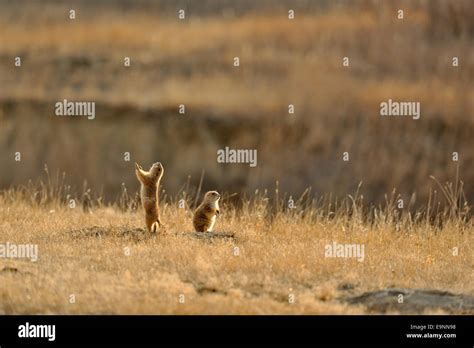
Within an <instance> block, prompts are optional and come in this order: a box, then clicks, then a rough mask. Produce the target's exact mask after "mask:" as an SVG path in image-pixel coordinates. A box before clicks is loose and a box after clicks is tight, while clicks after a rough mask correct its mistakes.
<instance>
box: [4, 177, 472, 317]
mask: <svg viewBox="0 0 474 348" xmlns="http://www.w3.org/2000/svg"><path fill="white" fill-rule="evenodd" d="M440 190H441V191H443V193H444V194H446V195H447V197H446V198H447V199H448V200H449V203H447V204H445V205H442V206H436V205H433V206H428V207H426V208H425V209H424V210H420V211H418V212H416V213H409V212H404V211H405V210H400V209H398V208H397V207H396V203H395V200H396V197H397V196H396V194H392V195H390V196H388V197H387V202H386V204H385V205H384V206H380V207H371V208H370V209H368V208H366V207H365V206H364V204H363V196H362V193H361V191H358V192H355V193H354V194H352V195H349V196H348V197H347V199H345V200H343V201H340V202H338V201H334V200H332V199H331V198H330V197H324V198H320V199H319V200H318V199H316V200H315V199H311V198H310V197H311V192H310V190H308V191H307V192H305V194H304V195H302V196H301V197H299V198H295V200H294V201H295V202H294V203H295V206H296V208H295V209H288V205H287V202H288V197H287V196H285V194H283V193H282V192H280V191H279V190H278V187H277V188H276V190H275V192H273V193H272V194H270V193H269V192H265V191H256V192H255V193H254V194H253V195H252V196H251V197H246V198H240V204H236V203H235V202H232V199H234V198H235V197H230V196H231V195H225V196H224V202H223V204H222V206H221V211H222V213H221V215H220V216H219V219H218V222H217V226H216V235H215V236H214V237H203V236H201V237H199V236H196V235H193V234H192V224H191V216H192V207H193V205H194V200H195V199H196V198H199V197H197V195H196V193H197V191H195V192H192V191H191V190H189V187H187V188H186V187H185V188H183V191H182V192H181V193H180V194H179V195H178V196H176V197H174V198H173V199H171V198H170V197H169V196H166V197H164V200H163V201H162V207H161V210H162V220H163V221H164V223H165V224H166V225H167V228H168V231H167V233H165V234H161V235H158V236H155V237H153V236H150V235H148V234H147V233H145V232H144V230H143V229H142V228H143V226H144V222H143V212H142V211H141V209H137V206H136V201H135V199H134V197H135V195H134V194H132V193H130V192H127V191H125V190H123V192H122V195H121V196H120V197H118V198H117V201H116V202H115V203H114V204H112V205H111V204H104V203H103V200H100V199H99V200H96V199H92V202H89V203H87V204H81V203H83V202H84V195H85V194H86V193H87V194H88V195H91V196H92V197H93V196H94V195H93V192H90V191H88V190H87V189H84V192H82V194H79V195H72V193H71V191H70V188H69V187H68V186H67V185H66V186H64V185H63V181H62V179H61V178H60V177H59V178H58V180H56V179H46V180H44V181H43V182H40V183H39V184H38V185H33V184H30V185H28V186H25V187H22V188H18V189H10V190H6V191H2V192H1V194H0V241H2V242H10V243H26V244H31V243H33V244H37V245H38V248H39V260H38V261H37V262H35V263H32V262H29V261H27V260H19V259H0V263H1V267H0V281H1V284H2V286H1V287H0V297H1V298H2V301H1V302H0V312H1V313H7V314H13V313H116V314H118V313H120V314H124V313H133V314H138V313H142V314H143V313H148V314H150V313H153V314H160V313H183V314H198V313H199V314H202V313H207V314H212V313H213V314H215V313H221V314H229V313H235V314H243V313H254V314H255V313H259V314H263V313H267V314H276V313H288V314H290V313H292V314H300V313H317V314H322V313H325V314H337V313H340V314H351V313H368V312H371V313H373V310H372V311H370V310H369V309H367V308H365V307H364V306H362V305H349V304H348V303H347V302H346V300H345V299H346V298H348V297H352V296H356V295H359V294H361V293H364V292H366V291H373V290H380V289H385V288H414V289H438V290H446V291H449V292H454V293H464V294H470V295H473V294H474V288H473V283H472V269H473V268H472V266H473V264H472V260H473V259H472V252H473V250H472V245H473V236H474V233H473V232H474V230H473V225H472V221H470V220H469V219H468V216H469V211H470V209H469V207H468V205H467V203H465V201H464V198H463V196H462V193H461V192H462V185H460V184H459V183H458V184H455V185H454V186H451V185H447V186H444V185H442V188H440ZM455 194H457V196H453V195H455ZM226 198H227V199H226ZM70 199H75V200H77V204H76V205H75V207H74V208H71V205H70V201H69V200H70ZM81 199H83V201H82V202H81ZM180 199H184V200H185V202H186V204H185V206H184V208H179V200H180ZM85 201H87V200H85ZM408 210H409V209H408V207H407V209H406V211H408ZM434 212H436V213H435V215H432V213H434ZM219 236H223V237H225V238H219ZM333 242H337V243H349V244H353V243H357V244H361V245H364V247H365V257H364V259H363V261H362V262H359V261H357V260H356V259H351V258H345V259H344V258H337V259H331V258H326V257H325V256H324V252H325V246H326V245H328V244H331V243H333ZM454 248H456V249H457V250H458V253H456V254H455V253H454ZM71 295H74V300H75V302H74V303H71V301H70V299H71ZM290 296H291V298H292V299H295V301H294V302H293V301H291V302H290V301H289V299H290ZM183 302H184V303H183ZM399 311H401V309H400V310H398V309H397V308H396V307H395V308H392V309H390V311H389V312H390V313H397V312H399ZM404 312H405V310H404ZM408 312H409V313H415V314H420V312H419V311H418V312H417V310H416V309H412V310H408ZM423 312H424V313H443V310H439V309H436V308H432V309H426V310H425V311H423ZM456 313H468V312H466V311H463V310H462V309H459V310H458V312H456Z"/></svg>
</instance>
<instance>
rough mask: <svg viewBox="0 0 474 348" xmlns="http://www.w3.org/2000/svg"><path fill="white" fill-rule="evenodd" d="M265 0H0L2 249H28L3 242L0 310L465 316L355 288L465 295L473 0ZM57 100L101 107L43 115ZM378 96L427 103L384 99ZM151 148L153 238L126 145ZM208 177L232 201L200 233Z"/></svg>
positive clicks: (469, 261)
mask: <svg viewBox="0 0 474 348" xmlns="http://www.w3.org/2000/svg"><path fill="white" fill-rule="evenodd" d="M275 3H276V1H269V0H268V1H267V0H259V1H250V0H240V1H230V0H220V1H218V0H203V1H194V0H192V1H191V0H179V1H171V0H157V1H153V2H150V1H138V0H137V1H131V0H119V1H87V0H73V1H62V0H58V1H49V0H45V1H41V3H40V2H35V1H22V0H18V1H7V0H0V43H1V44H0V86H1V88H0V169H1V175H0V245H1V244H2V243H7V242H10V243H16V244H22V243H24V244H34V245H37V246H38V251H39V259H38V261H37V262H30V261H28V260H21V259H12V258H0V314H1V313H8V314H17V313H120V314H125V313H134V314H138V313H150V314H151V313H153V314H155V313H187V314H191V313H193V314H197V313H225V314H228V313H229V314H230V313H238V314H243V313H259V314H263V313H270V314H274V313H294V314H299V313H317V314H323V313H324V314H339V313H343V314H353V313H381V312H383V313H387V312H388V313H406V312H409V313H424V312H426V313H433V314H436V313H444V312H447V313H471V314H472V313H473V311H474V310H473V309H472V308H474V304H473V305H472V306H471V307H465V308H451V309H449V308H448V309H446V308H447V307H443V308H441V307H439V308H438V307H436V306H433V307H429V308H428V307H427V308H422V309H420V308H411V307H410V308H409V309H408V310H407V309H406V306H407V304H405V307H403V306H404V305H403V304H400V306H398V304H395V305H393V306H390V308H389V309H388V310H384V309H382V308H379V309H373V308H369V307H368V306H365V305H364V304H363V303H355V304H354V303H353V302H351V300H350V299H352V298H355V297H358V296H360V295H364V294H367V293H371V292H373V291H378V290H384V289H396V288H400V289H426V290H439V291H449V292H452V293H454V294H464V295H466V296H474V282H473V277H474V274H473V269H474V263H473V246H474V243H473V242H474V227H473V223H472V218H471V210H470V209H471V208H470V205H471V204H472V202H473V201H474V186H473V185H472V184H473V183H474V170H473V168H474V151H473V148H474V138H473V136H472V135H473V134H474V117H473V115H474V112H473V111H474V84H473V83H472V81H474V45H473V41H474V22H473V21H472V18H474V3H473V2H472V1H471V0H452V1H449V0H430V1H422V0H420V1H406V0H400V1H393V2H388V1H375V0H374V1H372V0H354V1H344V0H338V1H336V0H335V1H322V0H321V1H316V0H292V1H289V0H281V1H278V3H279V6H276V5H275ZM290 7H291V8H292V9H294V10H295V19H294V20H290V19H289V18H288V9H289V8H290ZM71 8H73V9H75V10H76V13H77V16H76V19H74V20H71V19H70V18H69V17H68V15H69V11H70V9H71ZM181 8H184V9H186V20H182V21H181V20H178V18H177V11H178V10H179V9H181ZM399 9H403V10H404V14H405V16H404V18H403V20H400V19H398V18H397V13H398V10H399ZM15 57H20V58H21V62H22V64H21V67H16V66H15V65H14V62H15ZM125 57H130V59H131V66H129V67H125V66H124V58H125ZM234 57H239V58H240V66H239V67H234V66H233V62H234ZM344 57H348V58H349V59H350V65H349V66H343V64H342V63H343V58H344ZM453 57H458V58H459V65H458V66H453V64H452V62H453ZM64 99H67V100H69V101H88V102H94V103H96V117H95V118H94V119H93V120H88V119H86V118H74V117H58V116H57V115H55V113H54V110H55V108H54V105H55V103H56V102H58V101H63V100H64ZM388 99H393V100H400V101H413V102H419V103H420V104H421V117H420V119H418V120H413V119H412V118H410V117H408V118H404V117H401V118H385V117H381V116H380V103H381V102H384V101H387V100H388ZM180 104H183V105H185V108H186V113H185V114H184V115H182V114H179V113H178V110H179V105H180ZM289 104H293V105H294V107H295V113H294V114H290V113H289V112H288V110H289V109H288V106H289ZM225 147H230V148H236V149H252V150H256V151H258V163H257V166H256V167H252V168H251V167H249V166H248V165H247V164H232V163H218V161H217V159H216V151H218V150H219V149H223V148H225ZM344 152H348V153H349V154H350V160H349V161H344V160H343V153H344ZM453 152H456V153H457V155H458V160H457V161H455V160H453ZM18 154H21V156H20V157H21V159H17V157H18ZM125 154H128V155H129V158H128V159H127V160H126V159H125V158H126V157H127V156H125ZM156 161H160V162H162V163H163V165H164V167H165V175H164V178H163V181H162V190H163V195H162V198H163V200H162V220H163V222H164V223H165V224H166V225H167V227H168V230H167V232H166V233H164V234H161V235H157V236H150V235H148V234H147V233H145V232H144V231H143V228H144V217H143V212H142V211H141V209H140V206H139V202H138V200H137V196H136V191H137V189H138V182H137V180H136V178H135V175H134V173H133V163H134V162H138V163H140V164H142V165H143V166H144V167H147V166H149V165H150V164H151V163H153V162H156ZM45 165H46V168H50V169H49V170H50V171H51V173H58V176H57V177H55V178H54V180H53V179H52V178H51V177H50V176H49V174H48V179H47V180H44V183H41V182H39V180H40V178H43V174H44V168H45ZM63 172H66V173H67V174H68V178H67V185H66V181H64V180H63V177H61V173H63ZM48 173H49V172H48ZM431 176H434V177H436V178H437V180H439V182H438V181H437V180H432V179H430V177H431ZM52 177H54V175H53V176H52ZM461 178H462V180H463V181H464V184H463V183H462V181H461ZM51 181H53V182H51ZM448 181H453V182H455V184H454V185H451V186H450V185H449V184H445V183H446V182H448ZM276 182H278V186H277V187H278V190H275V183H276ZM361 182H362V183H363V184H362V186H361V187H360V183H361ZM198 187H199V189H198ZM309 187H310V188H311V189H307V188H309ZM393 188H397V191H392V190H393ZM210 189H213V190H217V191H219V192H220V193H223V194H225V197H226V198H227V199H226V200H224V202H223V206H222V209H221V210H222V214H221V216H219V219H218V222H217V225H216V234H215V235H197V234H194V233H193V231H192V224H191V216H192V210H193V207H194V206H195V200H196V198H199V197H201V196H202V193H203V192H205V191H207V190H210ZM359 189H360V190H359ZM267 190H268V191H267ZM392 192H393V193H392ZM387 194H388V196H387ZM290 196H291V197H292V198H294V201H295V204H296V208H295V209H289V208H288V203H289V198H290ZM180 199H184V201H185V202H186V204H185V207H184V208H180V207H179V204H178V202H179V200H180ZM399 199H402V200H403V203H404V206H403V207H399V203H398V200H399ZM71 200H73V202H74V207H71V206H70V204H71ZM332 243H340V244H346V243H347V244H357V245H360V246H364V250H365V254H364V255H365V256H364V259H363V261H360V262H359V261H358V260H356V259H354V258H329V257H325V251H326V246H327V245H332ZM455 250H456V252H455ZM394 291H395V290H394ZM397 291H398V290H397ZM395 292H396V291H395ZM445 297H448V295H446V296H445ZM71 299H74V301H72V302H74V303H71ZM395 301H396V300H395ZM469 301H473V300H472V297H471V299H470V300H469ZM466 308H467V309H466Z"/></svg>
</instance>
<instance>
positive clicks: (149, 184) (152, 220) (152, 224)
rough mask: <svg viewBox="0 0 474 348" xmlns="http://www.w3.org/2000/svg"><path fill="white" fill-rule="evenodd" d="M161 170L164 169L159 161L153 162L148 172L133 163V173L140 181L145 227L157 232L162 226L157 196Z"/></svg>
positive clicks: (161, 175)
mask: <svg viewBox="0 0 474 348" xmlns="http://www.w3.org/2000/svg"><path fill="white" fill-rule="evenodd" d="M163 172H164V169H163V166H162V165H161V163H160V162H157V163H153V165H152V166H151V168H150V170H149V171H148V172H147V171H145V170H143V169H142V167H141V166H140V165H139V164H137V163H135V174H136V175H137V179H138V181H139V182H140V183H141V188H140V198H141V201H142V206H143V209H145V221H146V227H147V229H148V231H150V232H153V233H155V232H157V231H158V228H159V227H162V226H163V225H162V224H161V221H160V207H159V203H160V201H159V197H158V196H159V192H160V190H159V187H160V180H161V178H162V177H163Z"/></svg>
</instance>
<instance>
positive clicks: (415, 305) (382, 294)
mask: <svg viewBox="0 0 474 348" xmlns="http://www.w3.org/2000/svg"><path fill="white" fill-rule="evenodd" d="M400 295H403V303H399V299H400ZM343 300H344V301H345V302H348V303H350V304H361V305H364V306H366V307H367V309H368V310H369V311H370V312H376V313H385V312H387V311H397V312H400V313H403V314H408V313H412V314H420V313H422V312H423V311H424V310H426V309H442V310H444V311H446V312H449V313H453V314H474V297H473V296H469V295H463V294H452V293H450V292H447V291H439V290H422V289H398V288H392V289H385V290H378V291H371V292H366V293H364V294H362V295H359V296H354V297H345V298H344V299H343Z"/></svg>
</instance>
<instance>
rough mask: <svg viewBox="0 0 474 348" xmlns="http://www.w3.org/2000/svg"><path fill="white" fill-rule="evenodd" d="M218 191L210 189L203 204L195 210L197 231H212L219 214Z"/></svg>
mask: <svg viewBox="0 0 474 348" xmlns="http://www.w3.org/2000/svg"><path fill="white" fill-rule="evenodd" d="M220 198H221V195H220V194H219V193H218V192H217V191H209V192H206V194H205V195H204V199H203V201H202V203H201V205H200V206H199V207H198V208H197V209H196V211H195V212H194V217H193V225H194V229H195V230H196V231H197V232H211V231H212V228H213V227H214V224H215V223H216V217H217V215H219V199H220Z"/></svg>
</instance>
